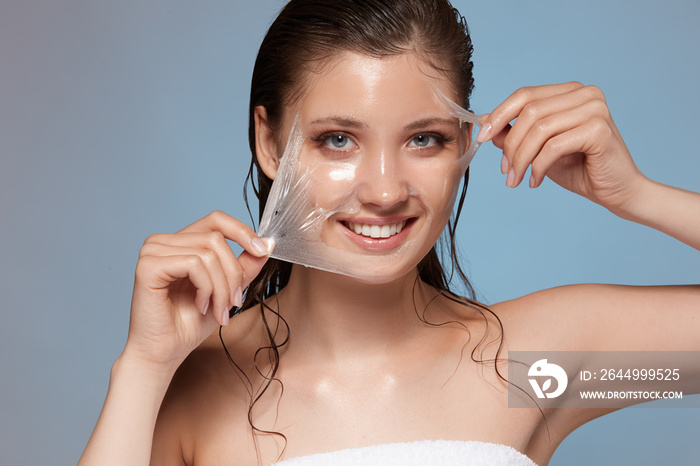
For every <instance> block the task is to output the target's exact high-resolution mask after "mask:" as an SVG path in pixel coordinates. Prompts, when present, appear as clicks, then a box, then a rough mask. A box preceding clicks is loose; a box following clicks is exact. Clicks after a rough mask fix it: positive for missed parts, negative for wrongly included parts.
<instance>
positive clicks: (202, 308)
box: [199, 299, 209, 316]
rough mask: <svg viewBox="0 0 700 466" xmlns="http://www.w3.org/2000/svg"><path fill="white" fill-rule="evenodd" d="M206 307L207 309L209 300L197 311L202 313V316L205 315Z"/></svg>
mask: <svg viewBox="0 0 700 466" xmlns="http://www.w3.org/2000/svg"><path fill="white" fill-rule="evenodd" d="M207 309H209V300H208V299H207V301H206V302H205V303H204V306H202V307H200V309H199V312H201V313H202V315H203V316H205V315H207Z"/></svg>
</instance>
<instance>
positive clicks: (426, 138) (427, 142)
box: [410, 134, 439, 147]
mask: <svg viewBox="0 0 700 466" xmlns="http://www.w3.org/2000/svg"><path fill="white" fill-rule="evenodd" d="M438 142H439V141H438V139H437V138H436V137H435V136H433V135H431V134H419V135H418V136H416V137H414V138H413V139H411V143H410V145H414V146H416V147H430V146H434V145H435V144H437V143H438Z"/></svg>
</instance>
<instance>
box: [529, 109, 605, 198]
mask: <svg viewBox="0 0 700 466" xmlns="http://www.w3.org/2000/svg"><path fill="white" fill-rule="evenodd" d="M606 127H607V131H611V130H610V128H609V126H607V124H606V122H605V121H604V120H603V119H592V120H590V121H588V122H587V123H586V124H584V125H580V126H577V127H576V128H574V129H572V130H571V131H567V132H565V133H562V134H559V135H557V136H555V137H553V138H551V139H549V140H548V141H547V142H546V143H545V145H544V147H542V150H541V151H540V153H539V155H538V156H537V158H536V159H535V160H534V162H533V163H532V169H531V181H530V186H531V187H537V186H539V185H540V184H542V181H543V180H544V177H545V175H549V176H550V177H551V178H553V179H554V181H556V182H557V183H559V182H560V181H561V176H563V175H565V174H566V173H568V174H569V176H571V175H573V174H572V173H571V170H570V167H569V166H568V165H569V164H557V162H559V161H562V159H563V158H565V157H568V156H570V155H576V156H577V157H584V156H585V155H584V154H590V152H591V149H592V145H591V139H592V135H596V134H601V132H605V131H606V129H605V128H606ZM571 162H572V163H573V162H575V160H572V161H571ZM555 164H556V165H557V166H556V167H555Z"/></svg>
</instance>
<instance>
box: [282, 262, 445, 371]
mask: <svg viewBox="0 0 700 466" xmlns="http://www.w3.org/2000/svg"><path fill="white" fill-rule="evenodd" d="M436 293H437V292H436V291H435V290H434V289H433V288H431V287H429V286H427V285H425V284H424V283H423V282H421V281H420V280H419V279H418V272H417V271H414V272H412V273H410V274H407V275H406V276H404V277H401V278H400V279H398V280H396V281H393V282H390V283H383V284H367V283H362V282H360V281H358V280H355V279H352V278H349V277H345V276H342V275H338V274H333V273H329V272H322V271H319V270H315V269H310V268H305V267H300V266H297V265H295V266H294V267H293V269H292V274H291V276H290V279H289V284H288V285H287V286H286V287H285V289H284V290H283V291H282V292H280V294H279V305H280V309H279V311H280V314H281V315H282V316H283V317H284V318H285V319H286V320H287V323H288V324H289V328H290V334H291V335H290V341H289V347H288V348H287V349H286V350H285V351H286V352H287V354H288V356H289V357H291V356H292V355H293V354H296V355H299V356H300V357H304V358H305V359H306V360H307V361H308V360H310V358H313V357H314V356H323V357H322V358H320V359H316V360H327V361H328V360H330V361H343V362H348V360H349V359H356V358H357V359H358V360H364V361H366V360H367V358H368V357H372V358H375V359H376V358H382V357H383V356H386V355H388V354H389V352H390V351H396V349H397V348H399V347H400V345H401V344H402V343H405V342H406V340H407V338H408V337H410V336H413V335H418V334H421V333H423V332H425V329H426V327H425V324H423V323H422V322H421V321H420V320H419V318H418V317H417V316H416V311H415V309H418V313H419V315H420V314H422V312H423V309H424V308H425V306H426V305H427V304H428V302H429V300H430V299H431V298H432V297H434V296H435V294H436Z"/></svg>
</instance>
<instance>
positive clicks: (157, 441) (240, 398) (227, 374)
mask: <svg viewBox="0 0 700 466" xmlns="http://www.w3.org/2000/svg"><path fill="white" fill-rule="evenodd" d="M259 330H260V329H259V319H256V315H255V312H254V310H248V311H246V312H243V313H241V314H239V315H237V316H235V317H233V318H232V319H231V321H230V323H229V325H228V327H225V328H222V329H221V335H220V334H219V331H215V332H214V333H213V334H212V335H211V336H210V337H209V338H207V339H206V340H205V341H204V342H203V343H202V344H201V345H200V346H199V347H198V348H197V349H195V350H194V351H193V352H192V353H191V354H190V355H189V356H188V358H187V359H186V360H185V361H184V362H183V363H182V364H181V366H180V368H179V369H178V370H177V372H176V374H175V376H174V377H173V380H172V381H171V383H170V387H169V388H168V392H167V394H166V396H165V398H164V400H163V403H162V405H161V408H160V412H159V415H158V421H157V424H156V429H155V434H154V440H153V460H152V463H151V464H173V463H172V462H171V461H173V458H174V457H175V456H174V455H177V456H178V457H179V458H181V460H182V462H183V463H184V464H192V463H193V462H194V460H195V458H194V451H195V444H196V442H197V439H198V438H199V439H201V438H209V439H213V438H216V436H217V435H220V434H219V432H221V433H223V432H228V433H230V434H234V435H233V437H229V438H228V442H230V441H231V440H230V439H231V438H241V439H243V438H245V436H246V432H247V410H248V405H249V399H250V397H249V389H250V388H249V387H250V385H249V382H248V381H247V379H246V377H248V378H249V377H250V371H249V370H248V368H249V367H250V365H251V364H250V362H251V361H252V358H253V355H254V353H255V351H256V350H257V348H259V345H258V343H259V338H256V335H259V334H260V331H259ZM234 363H235V365H237V366H238V367H239V369H237V368H236V367H235V365H234ZM241 371H243V372H241ZM237 431H239V432H240V433H241V435H239V436H236V435H235V433H236V432H237ZM234 447H235V445H234Z"/></svg>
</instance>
